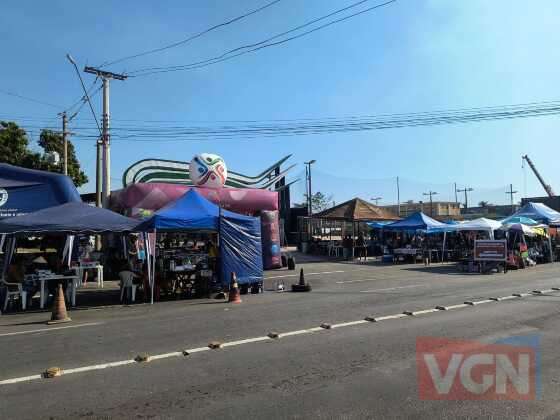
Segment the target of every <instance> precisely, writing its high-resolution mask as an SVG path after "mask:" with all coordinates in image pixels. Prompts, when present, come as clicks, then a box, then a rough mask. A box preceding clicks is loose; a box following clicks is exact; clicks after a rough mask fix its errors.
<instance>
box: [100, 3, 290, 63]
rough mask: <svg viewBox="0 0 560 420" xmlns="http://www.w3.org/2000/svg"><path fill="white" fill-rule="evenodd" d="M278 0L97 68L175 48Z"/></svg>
mask: <svg viewBox="0 0 560 420" xmlns="http://www.w3.org/2000/svg"><path fill="white" fill-rule="evenodd" d="M280 1H281V0H274V1H271V2H269V3H267V4H265V5H264V6H261V7H259V8H257V9H254V10H251V11H250V12H247V13H244V14H242V15H240V16H237V17H235V18H233V19H230V20H228V21H226V22H222V23H219V24H217V25H214V26H211V27H210V28H208V29H205V30H203V31H201V32H198V33H197V34H195V35H191V36H189V37H188V38H186V39H183V40H181V41H177V42H173V43H171V44H168V45H164V46H163V47H160V48H155V49H153V50H148V51H144V52H141V53H138V54H134V55H129V56H127V57H124V58H120V59H118V60H114V61H111V62H109V63H105V64H102V65H101V66H99V68H101V67H106V66H110V65H113V64H117V63H121V62H123V61H126V60H131V59H133V58H138V57H143V56H145V55H149V54H155V53H157V52H161V51H165V50H168V49H170V48H175V47H178V46H180V45H184V44H186V43H188V42H190V41H193V40H195V39H197V38H200V37H201V36H203V35H206V34H207V33H209V32H211V31H213V30H215V29H218V28H221V27H224V26H227V25H231V24H232V23H235V22H237V21H239V20H242V19H244V18H246V17H249V16H251V15H254V14H255V13H258V12H260V11H262V10H264V9H267V8H269V7H270V6H273V5H274V4H276V3H279V2H280Z"/></svg>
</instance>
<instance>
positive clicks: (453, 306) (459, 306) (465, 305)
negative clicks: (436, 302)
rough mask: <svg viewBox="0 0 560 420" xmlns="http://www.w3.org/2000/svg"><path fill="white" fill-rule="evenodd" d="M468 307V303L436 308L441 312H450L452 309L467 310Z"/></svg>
mask: <svg viewBox="0 0 560 420" xmlns="http://www.w3.org/2000/svg"><path fill="white" fill-rule="evenodd" d="M467 306H469V305H467V304H466V303H459V304H458V305H449V306H436V309H437V310H440V311H449V310H451V309H459V308H466V307H467Z"/></svg>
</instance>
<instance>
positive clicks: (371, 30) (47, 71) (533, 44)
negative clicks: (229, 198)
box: [0, 0, 560, 202]
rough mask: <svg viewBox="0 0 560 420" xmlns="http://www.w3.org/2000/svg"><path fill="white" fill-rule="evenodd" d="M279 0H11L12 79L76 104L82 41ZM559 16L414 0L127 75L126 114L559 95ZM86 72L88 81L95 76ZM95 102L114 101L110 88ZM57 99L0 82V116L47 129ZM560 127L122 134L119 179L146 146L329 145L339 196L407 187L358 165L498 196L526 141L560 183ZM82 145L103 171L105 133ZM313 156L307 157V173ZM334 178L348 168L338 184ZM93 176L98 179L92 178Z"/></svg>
mask: <svg viewBox="0 0 560 420" xmlns="http://www.w3.org/2000/svg"><path fill="white" fill-rule="evenodd" d="M264 3H266V0H246V1H226V0H206V1H162V2H151V1H150V2H149V1H120V2H110V1H99V2H75V1H74V2H70V1H52V0H51V1H49V2H38V1H30V0H19V1H12V0H6V1H5V2H3V8H2V14H1V15H0V46H1V48H2V66H1V71H0V74H1V75H2V77H1V78H0V89H4V90H7V91H11V92H15V93H18V94H20V95H24V96H29V97H32V98H36V99H39V100H42V101H47V102H50V103H54V104H60V105H62V106H68V105H70V104H71V103H72V102H73V101H75V100H76V99H78V98H79V97H80V95H81V90H80V85H79V81H78V79H77V77H76V75H75V73H74V70H73V68H72V67H71V65H70V64H69V63H68V62H67V61H66V59H65V54H66V53H67V52H70V53H72V55H73V56H74V57H75V58H76V60H77V61H78V63H79V65H80V66H83V65H85V64H89V65H99V64H101V63H102V62H104V61H107V60H113V59H118V58H121V57H123V56H127V55H130V54H134V53H136V52H141V51H144V50H146V49H151V48H157V47H159V46H161V45H164V44H167V43H169V42H173V41H176V40H180V39H183V38H185V37H186V36H188V35H191V34H193V33H196V32H198V31H200V30H203V29H205V28H207V27H209V26H212V25H214V24H217V23H220V22H222V21H225V20H227V19H230V18H232V17H235V16H237V15H239V14H241V13H243V12H245V11H248V10H250V9H253V8H256V7H259V6H261V5H263V4H264ZM350 3H352V1H351V0H348V1H330V0H329V1H327V0H305V1H304V0H283V1H281V2H279V3H278V4H276V5H274V6H272V7H270V8H268V9H266V10H264V11H262V12H261V13H258V14H255V15H253V16H251V17H249V18H247V19H245V20H243V21H241V22H238V23H236V24H233V25H230V26H228V27H226V28H223V29H220V30H217V31H214V32H212V33H210V34H208V35H206V36H204V37H201V38H199V39H198V40H196V41H193V42H191V43H189V44H186V45H184V46H181V47H178V48H174V49H171V50H167V51H165V52H162V53H159V54H154V55H150V56H145V57H142V58H139V59H136V60H130V61H126V62H123V63H120V64H118V65H116V66H115V67H113V68H112V70H114V71H130V70H135V69H138V68H142V67H150V66H154V65H158V66H161V65H175V64H183V63H189V62H192V61H197V60H199V59H204V58H207V57H211V56H213V55H215V54H216V53H219V52H222V51H223V50H226V49H229V48H234V47H237V46H239V45H241V44H245V43H248V42H253V41H258V40H260V39H262V38H264V37H267V36H268V35H271V34H276V33H278V32H282V31H283V30H285V29H288V28H291V27H293V26H296V25H298V24H300V23H303V22H305V21H307V20H309V19H311V18H313V17H316V16H320V15H323V14H326V13H328V12H330V11H332V10H333V9H337V8H340V7H343V6H346V5H348V4H350ZM375 3H376V2H373V1H372V2H368V4H371V5H373V4H375ZM558 16H560V3H559V2H556V1H539V2H527V1H517V0H515V1H505V0H504V1H500V0H495V1H491V2H490V1H484V0H469V1H451V0H447V1H444V0H426V1H421V0H399V1H397V2H396V3H394V4H392V5H390V6H387V7H383V8H380V9H377V10H375V11H372V12H370V13H366V14H364V15H361V16H358V17H356V18H354V19H351V20H349V21H346V22H343V23H341V24H339V25H335V26H331V27H329V28H327V29H325V30H323V31H319V32H316V33H314V34H311V35H310V36H307V37H304V38H302V39H299V40H296V41H293V42H291V43H288V44H284V45H282V46H279V47H276V48H268V49H264V50H261V51H259V52H257V53H254V54H247V55H245V56H242V57H239V58H237V59H233V60H230V61H227V62H224V63H220V64H216V65H214V66H210V67H206V68H202V69H198V70H189V71H183V72H174V73H166V74H160V75H153V76H148V77H143V78H135V79H129V80H127V81H125V82H119V81H114V82H112V84H111V117H112V119H113V121H112V125H113V126H114V127H118V126H119V125H121V126H122V125H124V124H139V125H141V124H152V123H144V122H140V121H146V120H166V121H167V120H170V121H177V122H181V124H183V125H189V124H191V125H192V124H195V123H196V122H198V121H223V120H271V119H298V118H319V117H333V116H337V117H342V116H352V115H374V114H387V113H405V112H421V111H430V110H441V109H449V108H463V107H478V106H493V105H506V104H518V103H528V102H540V101H551V100H557V99H558V94H557V87H558V85H559V81H560V80H559V78H560V75H559V72H558V64H559V63H560V49H559V48H558V45H559V44H560V42H559V41H560V39H559V38H560V35H559V33H558V30H557V28H558V26H557V25H558V23H557V17H558ZM83 76H84V78H85V80H86V83H87V84H89V83H91V82H92V81H93V78H92V77H90V75H85V74H84V75H83ZM94 106H95V108H96V111H97V112H98V114H100V112H101V102H100V95H98V96H96V98H95V100H94ZM56 113H57V109H55V108H51V107H46V106H43V105H39V104H35V103H32V102H28V101H24V100H21V99H18V98H14V97H11V96H6V95H2V94H0V118H1V119H7V120H15V121H19V122H21V124H22V125H23V126H25V127H28V128H29V130H31V132H32V137H33V138H35V137H36V135H37V133H38V130H39V128H40V127H41V126H43V125H45V124H47V123H48V124H53V123H55V124H57V123H58V122H57V120H56V119H53V118H54V117H55V116H56ZM16 117H18V118H16ZM21 117H26V118H25V119H24V118H21ZM90 118H91V115H90V114H89V110H88V109H87V108H83V109H82V111H81V113H80V116H79V117H78V118H77V119H76V121H75V123H74V127H75V131H76V132H80V130H79V128H80V126H83V125H85V124H87V123H91V121H89V119H90ZM124 120H139V122H125V121H124ZM559 129H560V123H559V121H558V117H540V118H532V119H523V120H514V121H511V120H510V121H496V122H485V123H473V124H459V125H450V126H435V127H416V128H401V129H392V130H377V131H368V132H360V133H345V134H332V135H321V136H305V137H287V138H277V139H256V140H255V139H253V140H235V141H224V140H221V141H198V142H165V143H162V142H157V141H154V142H135V141H122V140H120V141H118V140H115V141H114V142H113V143H112V177H113V178H116V179H114V180H113V184H114V187H117V186H120V182H119V181H118V179H119V178H120V177H121V175H122V172H123V170H124V169H125V168H126V167H128V166H129V165H130V164H132V163H133V162H135V161H137V160H139V159H142V158H147V157H158V158H164V159H177V160H184V161H189V160H190V159H191V157H192V155H193V154H195V153H199V152H212V153H217V154H219V155H221V156H223V157H224V159H225V160H226V162H227V164H228V166H229V167H230V168H232V169H234V170H236V171H240V172H244V173H248V174H253V173H256V172H258V171H259V170H261V169H263V168H264V167H266V166H268V165H269V164H270V163H272V162H273V161H275V160H277V159H279V158H280V157H282V156H284V155H286V154H288V153H293V154H294V157H293V158H292V161H293V162H294V163H301V162H303V161H305V160H309V159H316V160H317V164H316V169H317V174H318V175H317V180H316V185H317V188H319V189H321V190H323V191H325V192H327V193H332V194H334V196H335V199H336V200H337V201H342V200H343V199H345V198H350V197H352V196H354V195H361V196H364V198H369V197H367V196H366V195H367V194H368V193H370V194H372V196H375V195H379V194H383V196H384V201H386V202H390V201H395V200H396V194H394V197H391V194H392V193H391V192H386V193H385V192H381V193H378V192H376V191H373V190H374V189H375V187H372V191H371V192H370V191H368V188H360V189H356V190H355V191H354V190H353V189H352V184H353V182H352V181H351V180H352V179H361V180H364V179H366V180H375V179H382V180H385V181H386V182H388V183H390V182H391V181H390V179H392V178H394V177H396V176H400V177H401V178H403V179H406V180H410V182H411V184H412V183H413V182H414V183H418V184H419V186H418V191H417V193H416V192H415V191H412V190H411V191H410V192H409V193H407V194H408V196H407V197H401V199H414V200H418V199H422V192H423V191H422V190H423V189H424V188H429V186H431V185H443V184H445V185H450V184H452V183H453V182H457V183H458V184H459V185H466V184H468V185H470V186H474V187H476V188H479V189H485V190H491V191H496V199H494V200H493V201H500V200H502V201H506V200H507V196H506V195H505V194H504V193H503V191H505V189H504V188H505V187H504V186H505V185H509V184H510V183H513V184H514V188H515V189H517V190H519V191H521V192H523V191H524V189H525V186H524V176H523V172H522V170H521V159H520V156H521V155H522V154H525V153H528V154H529V155H530V156H531V157H532V158H533V160H534V161H535V163H536V164H537V166H538V167H539V169H540V170H541V172H542V174H543V176H544V177H545V179H546V180H547V182H549V183H550V184H552V186H553V187H556V189H557V190H560V173H559V172H558V171H557V168H558V164H557V157H556V156H555V153H554V152H555V150H556V147H555V146H556V145H557V143H558V140H557V138H556V137H557V135H558V134H557V133H558V131H559ZM75 144H76V146H77V150H78V154H79V158H80V160H81V161H82V163H83V164H84V166H85V169H86V171H87V173H88V175H89V176H90V179H92V180H93V178H94V165H95V148H94V143H93V141H92V140H84V139H81V140H76V141H75ZM300 171H301V166H300V168H299V169H297V170H296V171H295V172H294V175H296V174H298V173H299V172H300ZM321 174H324V175H323V176H321ZM329 177H336V178H338V179H339V180H340V179H349V181H348V182H337V183H334V182H329V181H328V180H329ZM371 182H374V181H371ZM526 184H527V192H528V194H529V195H544V191H542V189H541V188H540V186H539V185H538V183H537V181H536V180H535V178H534V176H533V175H532V174H531V173H528V174H527V183H526ZM92 188H93V183H91V184H90V185H88V186H87V187H86V188H85V190H91V189H92ZM440 188H442V187H440ZM301 189H302V188H301V187H296V188H295V191H300V190H301ZM330 189H332V190H330ZM451 191H452V190H451ZM449 194H451V193H449ZM442 198H447V196H445V197H443V195H442Z"/></svg>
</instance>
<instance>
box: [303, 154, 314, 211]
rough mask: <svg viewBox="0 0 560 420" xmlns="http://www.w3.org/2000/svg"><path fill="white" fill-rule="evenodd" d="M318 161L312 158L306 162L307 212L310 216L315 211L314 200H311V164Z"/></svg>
mask: <svg viewBox="0 0 560 420" xmlns="http://www.w3.org/2000/svg"><path fill="white" fill-rule="evenodd" d="M315 162H316V160H315V159H313V160H310V161H309V162H304V164H305V165H306V166H305V175H306V177H307V213H308V215H309V217H311V213H313V206H312V204H313V201H312V200H311V197H312V192H311V165H313V164H314V163H315Z"/></svg>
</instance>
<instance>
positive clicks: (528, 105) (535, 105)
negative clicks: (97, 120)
mask: <svg viewBox="0 0 560 420" xmlns="http://www.w3.org/2000/svg"><path fill="white" fill-rule="evenodd" d="M545 107H548V108H553V107H560V101H534V102H523V103H518V104H510V105H492V106H478V107H467V108H450V109H439V110H431V111H420V112H418V111H417V112H410V113H390V114H362V115H345V116H337V117H335V116H323V117H316V118H290V119H287V118H284V119H265V120H145V119H128V118H112V120H113V121H119V122H121V125H125V124H123V123H127V124H128V123H162V124H167V123H210V124H216V123H265V122H270V123H284V122H288V123H290V122H296V121H304V122H305V121H324V120H329V121H330V120H342V121H343V120H356V119H368V118H386V117H399V116H423V115H424V116H425V115H442V114H461V113H466V112H468V111H473V112H474V111H480V112H486V111H492V110H494V111H496V112H498V111H500V110H502V111H503V110H516V109H540V108H545ZM0 118H3V119H15V120H26V121H37V122H41V121H46V120H52V117H51V116H49V115H7V114H0ZM79 120H80V121H82V122H85V121H94V120H93V119H92V118H80V119H79ZM138 127H143V126H138ZM153 127H155V128H157V127H159V126H153Z"/></svg>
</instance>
